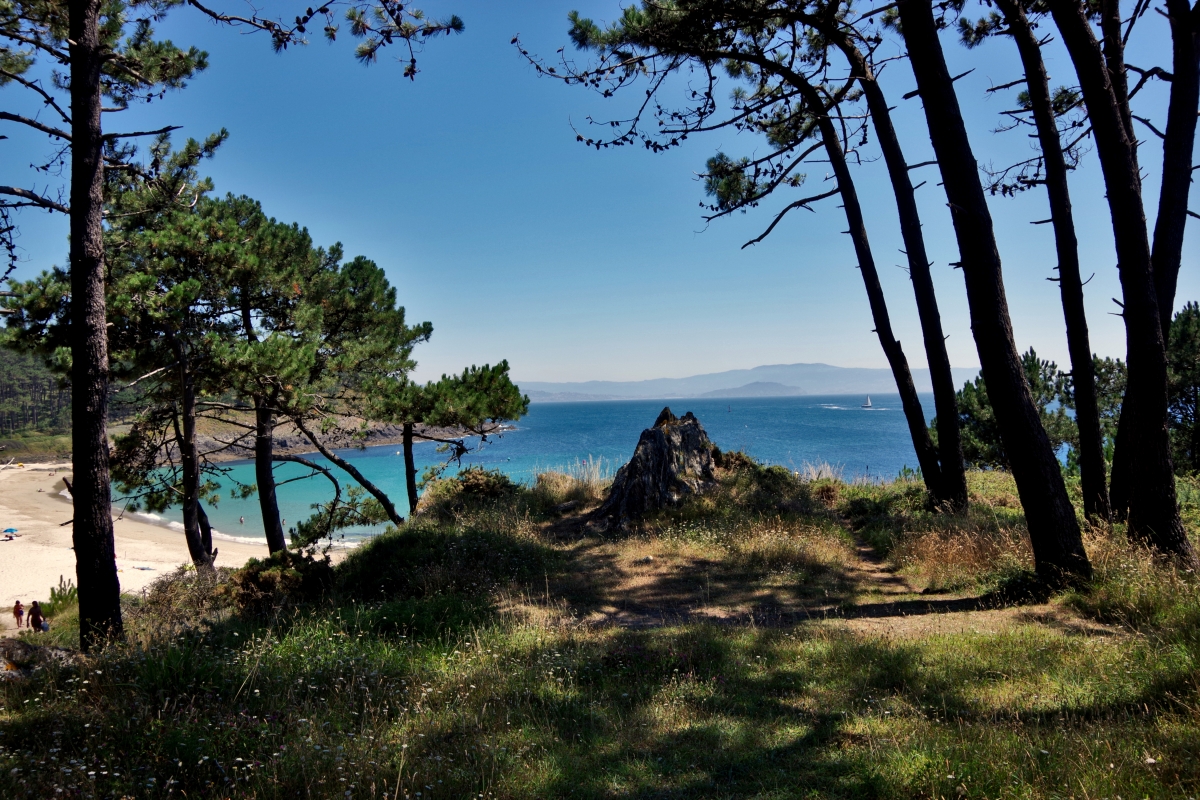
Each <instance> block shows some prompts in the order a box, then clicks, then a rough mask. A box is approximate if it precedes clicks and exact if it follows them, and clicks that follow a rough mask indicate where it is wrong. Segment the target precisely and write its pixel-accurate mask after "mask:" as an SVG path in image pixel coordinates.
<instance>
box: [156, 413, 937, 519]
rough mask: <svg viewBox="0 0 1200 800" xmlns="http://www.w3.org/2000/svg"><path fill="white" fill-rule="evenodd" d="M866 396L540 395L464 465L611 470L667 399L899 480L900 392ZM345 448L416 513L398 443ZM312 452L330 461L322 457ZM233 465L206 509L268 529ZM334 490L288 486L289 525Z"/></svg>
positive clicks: (283, 470)
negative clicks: (591, 465) (239, 486)
mask: <svg viewBox="0 0 1200 800" xmlns="http://www.w3.org/2000/svg"><path fill="white" fill-rule="evenodd" d="M864 399H865V398H864V397H863V396H862V395H853V396H851V395H837V396H829V395H826V396H811V395H809V396H801V397H767V398H734V399H719V400H718V399H705V398H698V399H679V398H675V399H671V400H616V401H600V402H580V403H534V404H533V405H531V406H530V408H529V414H528V415H527V416H525V417H524V418H522V419H521V420H519V421H518V422H517V423H516V425H515V427H516V430H513V431H509V432H507V433H505V434H504V435H503V436H500V437H489V440H488V442H487V443H486V444H485V445H484V446H483V447H482V448H481V449H480V450H479V451H477V452H474V453H472V454H471V455H469V456H467V457H466V458H464V459H463V464H464V466H467V465H479V466H482V467H487V468H490V469H498V470H500V471H502V472H504V473H505V474H507V475H508V476H509V477H511V478H512V479H513V480H516V481H520V482H523V483H527V484H532V483H533V481H534V480H535V477H536V475H537V474H538V473H539V472H545V471H548V470H553V469H563V468H566V467H568V466H570V465H572V464H575V463H576V462H581V461H585V460H588V459H600V460H601V463H602V465H603V467H604V468H605V470H606V471H607V472H608V473H610V474H611V473H612V472H615V471H616V470H617V468H618V467H620V466H621V465H622V464H624V463H625V462H626V461H628V460H629V457H630V456H631V455H632V454H633V450H634V448H635V447H636V445H637V441H638V437H639V436H640V435H641V432H642V431H643V430H644V429H645V428H647V427H649V426H650V425H651V424H653V422H654V420H655V418H656V417H657V416H658V413H659V412H660V411H661V410H662V408H663V406H664V405H669V406H670V407H671V410H672V411H673V412H675V413H676V414H677V415H679V416H682V415H683V414H684V413H685V412H687V411H691V412H693V413H694V414H695V415H696V416H697V417H698V418H699V419H700V422H701V424H703V425H704V428H705V430H706V431H708V435H709V436H710V437H711V438H712V440H713V441H714V442H715V443H716V444H717V446H718V447H720V448H721V449H722V450H744V451H745V452H746V453H748V454H750V455H751V456H753V457H754V458H756V459H758V460H759V461H762V462H764V463H767V464H778V465H781V466H785V467H788V468H789V469H793V470H800V469H803V468H804V466H805V465H806V464H820V463H828V464H830V465H833V466H834V467H836V468H840V469H841V471H842V474H843V476H844V477H845V478H847V479H853V478H857V477H860V476H861V477H869V478H872V479H875V478H894V477H895V476H896V475H897V474H898V473H899V472H900V470H901V469H903V468H904V467H906V466H907V467H910V468H915V467H916V465H917V460H916V454H915V453H914V451H913V447H912V441H911V439H910V438H909V435H908V430H907V427H906V425H905V422H904V414H903V412H902V410H901V408H900V400H899V397H898V396H897V395H895V394H891V395H872V397H871V402H872V404H873V407H872V408H870V409H865V408H862V407H861V406H862V403H863V400H864ZM921 403H922V406H923V407H924V408H925V411H926V414H927V415H932V411H933V398H932V396H930V395H922V397H921ZM414 452H415V455H416V460H417V466H418V469H419V470H420V469H424V467H426V466H428V465H430V464H434V463H438V461H439V460H440V459H439V454H438V453H437V451H436V444H435V443H432V442H422V443H419V444H417V445H416V446H415V448H414ZM340 453H341V454H342V455H344V456H345V457H347V458H348V459H350V460H352V461H353V462H354V464H355V465H356V466H357V467H358V468H359V469H360V470H362V472H363V474H364V475H365V476H366V477H367V479H368V480H370V481H373V482H374V483H375V484H376V485H377V486H379V487H380V488H381V489H383V490H384V491H385V492H387V493H388V495H389V496H390V497H391V498H392V501H393V502H395V503H396V507H397V508H398V509H399V510H400V512H401V513H402V514H405V515H407V514H408V503H407V494H406V492H405V489H404V460H403V457H402V456H401V455H400V446H399V445H398V444H393V445H381V446H377V447H369V448H366V449H365V450H345V451H340ZM311 459H312V460H314V461H317V462H318V463H323V464H327V462H325V460H324V459H323V458H321V457H320V456H316V455H314V456H311ZM226 466H227V467H228V468H229V471H230V472H229V479H227V480H226V481H225V482H224V483H225V486H224V487H223V489H222V490H221V491H220V492H219V495H220V498H221V499H220V503H219V504H218V505H217V506H216V507H215V508H214V507H212V506H211V504H210V505H209V506H207V507H206V508H207V510H208V515H209V518H210V519H211V520H212V524H213V527H214V528H215V529H216V530H217V531H219V532H220V533H221V534H224V535H232V536H237V537H248V538H258V537H262V535H263V528H262V519H261V516H260V511H259V507H258V498H257V496H252V497H250V498H248V499H245V500H239V499H236V498H233V497H231V496H230V491H229V488H228V487H229V486H231V485H232V482H233V480H237V481H241V482H243V483H253V482H254V465H253V464H252V463H251V462H249V461H236V462H231V463H229V464H227V465H226ZM334 469H335V471H336V467H335V468H334ZM307 473H308V470H306V469H305V468H303V467H301V466H300V465H298V464H281V465H279V467H278V468H277V470H276V475H277V476H278V480H279V481H280V483H281V484H282V483H283V482H284V481H286V480H288V479H290V478H296V477H299V476H302V475H305V474H307ZM339 480H340V481H341V482H342V485H343V487H345V486H347V485H352V484H353V481H352V480H351V479H350V477H349V476H347V475H339ZM332 495H333V492H332V489H331V488H330V486H329V483H328V481H327V480H326V479H325V478H324V477H321V476H318V477H315V478H308V479H303V480H297V481H294V482H292V483H286V484H283V485H281V486H280V487H279V505H280V514H281V516H282V517H283V518H284V519H285V520H287V523H286V526H285V527H291V526H293V525H295V523H296V522H298V521H300V520H302V519H306V518H307V517H309V516H310V515H311V514H312V513H313V512H312V509H311V505H312V504H313V503H317V502H327V501H328V500H329V499H330V497H332ZM165 516H166V517H167V519H168V520H171V521H174V522H176V523H178V521H179V519H180V517H179V513H178V510H177V509H172V510H171V511H169V512H167V514H166V515H165ZM239 517H244V518H245V520H246V521H245V523H240V522H239V521H238V520H239ZM379 530H382V528H380V529H379ZM377 532H379V531H378V530H348V531H346V532H345V536H346V540H347V541H353V540H357V539H361V538H363V537H364V536H370V535H372V534H374V533H377Z"/></svg>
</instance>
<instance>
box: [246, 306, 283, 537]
mask: <svg viewBox="0 0 1200 800" xmlns="http://www.w3.org/2000/svg"><path fill="white" fill-rule="evenodd" d="M242 330H243V332H244V333H245V334H246V341H248V342H250V343H254V342H257V341H258V335H257V334H255V332H254V319H253V317H251V315H250V301H249V291H248V289H247V287H246V286H244V285H243V286H242ZM254 480H255V483H256V484H257V486H258V508H259V510H260V511H261V513H262V521H263V532H264V533H265V534H266V536H267V551H268V552H270V553H277V552H279V551H280V550H286V549H287V539H285V538H284V535H283V521H282V520H281V519H280V518H279V497H278V495H277V493H276V490H275V411H274V409H273V408H272V407H271V403H270V402H269V401H268V398H267V395H266V394H265V393H263V392H255V394H254Z"/></svg>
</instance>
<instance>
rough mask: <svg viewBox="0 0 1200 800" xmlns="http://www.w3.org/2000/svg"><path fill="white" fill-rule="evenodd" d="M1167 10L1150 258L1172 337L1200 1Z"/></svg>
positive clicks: (1181, 1) (1199, 53) (1197, 101)
mask: <svg viewBox="0 0 1200 800" xmlns="http://www.w3.org/2000/svg"><path fill="white" fill-rule="evenodd" d="M1167 13H1168V15H1169V18H1170V21H1171V41H1172V46H1173V55H1172V77H1171V97H1170V100H1169V101H1168V103H1167V126H1166V128H1165V129H1164V130H1163V168H1162V186H1161V187H1160V190H1159V195H1158V217H1157V219H1156V220H1155V222H1154V247H1153V249H1152V250H1151V251H1150V263H1151V264H1152V266H1153V269H1154V287H1155V292H1156V293H1157V295H1158V314H1159V325H1160V326H1161V327H1162V332H1163V339H1164V340H1166V341H1167V342H1168V343H1169V342H1170V337H1171V334H1170V331H1171V315H1172V312H1173V311H1174V309H1175V286H1176V284H1177V282H1178V280H1179V263H1180V260H1181V259H1182V256H1183V229H1184V227H1185V226H1186V224H1187V206H1188V194H1189V192H1190V191H1191V187H1192V148H1193V146H1194V145H1195V142H1196V107H1197V105H1200V2H1198V3H1197V4H1196V5H1195V6H1193V7H1191V8H1189V7H1188V4H1187V0H1167Z"/></svg>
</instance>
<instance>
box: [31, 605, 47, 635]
mask: <svg viewBox="0 0 1200 800" xmlns="http://www.w3.org/2000/svg"><path fill="white" fill-rule="evenodd" d="M45 621H46V618H45V617H43V616H42V607H41V606H40V605H38V601H37V600H34V601H33V605H31V606H30V607H29V627H30V628H31V629H33V630H35V631H40V630H41V629H42V623H43V622H45Z"/></svg>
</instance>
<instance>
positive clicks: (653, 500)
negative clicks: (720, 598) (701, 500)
mask: <svg viewBox="0 0 1200 800" xmlns="http://www.w3.org/2000/svg"><path fill="white" fill-rule="evenodd" d="M715 450H716V448H715V447H714V446H713V443H712V441H710V440H709V438H708V434H707V433H705V432H704V428H703V426H701V425H700V420H698V419H696V417H695V416H693V415H692V412H690V411H689V412H688V413H686V414H684V415H683V417H682V418H678V417H676V416H675V415H674V414H672V413H671V409H670V408H664V409H663V410H662V413H661V414H659V415H658V419H657V420H655V422H654V427H652V428H649V429H647V430H644V431H642V436H641V438H640V439H638V444H637V449H636V450H634V452H633V458H631V459H629V463H628V464H626V465H625V466H623V467H621V468H620V469H619V470H617V474H616V477H615V478H613V483H612V488H611V489H610V490H609V494H608V498H607V499H606V500H605V501H604V503H603V504H601V506H600V508H598V509H596V513H595V518H596V519H597V520H599V521H602V522H604V523H605V524H606V526H607V527H609V528H624V527H627V526H628V524H629V523H630V522H632V521H634V520H636V519H638V518H640V517H642V516H643V515H645V514H646V513H648V512H651V511H655V510H657V509H660V508H665V507H668V506H676V505H679V504H680V503H681V502H683V500H684V498H686V497H688V496H689V495H696V494H700V493H701V492H704V491H706V490H707V489H710V488H712V487H713V486H714V485H715V483H716V476H715V475H714V474H713V466H714V464H713V452H714V451H715Z"/></svg>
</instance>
